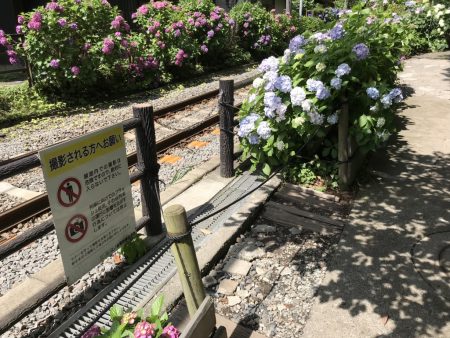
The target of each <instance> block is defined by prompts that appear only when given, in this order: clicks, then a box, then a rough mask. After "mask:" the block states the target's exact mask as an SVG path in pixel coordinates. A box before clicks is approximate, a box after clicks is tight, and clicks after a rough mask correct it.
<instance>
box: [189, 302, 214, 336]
mask: <svg viewBox="0 0 450 338" xmlns="http://www.w3.org/2000/svg"><path fill="white" fill-rule="evenodd" d="M215 326H216V315H215V313H214V301H213V299H212V298H211V297H209V296H208V297H206V298H205V300H204V301H203V302H202V304H201V305H200V307H199V308H198V310H197V312H196V313H195V316H194V317H193V318H191V320H190V321H189V323H188V325H187V326H186V328H185V329H184V331H183V333H182V334H181V338H209V336H210V335H211V334H212V332H213V331H214V328H215Z"/></svg>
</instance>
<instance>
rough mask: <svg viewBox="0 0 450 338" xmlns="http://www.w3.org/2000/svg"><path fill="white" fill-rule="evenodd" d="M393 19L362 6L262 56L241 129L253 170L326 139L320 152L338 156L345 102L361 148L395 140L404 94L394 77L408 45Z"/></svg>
mask: <svg viewBox="0 0 450 338" xmlns="http://www.w3.org/2000/svg"><path fill="white" fill-rule="evenodd" d="M391 16H392V13H389V12H386V11H385V10H384V9H383V8H382V7H377V6H374V7H372V8H365V7H364V5H360V6H359V7H355V8H353V10H352V11H348V12H346V13H341V17H340V20H339V21H338V22H337V23H334V24H333V25H332V26H330V27H328V29H327V30H326V31H323V32H316V33H314V34H310V35H309V36H303V35H298V36H296V37H294V38H293V39H292V40H291V41H290V44H289V48H288V49H286V50H285V51H284V55H283V56H282V57H279V58H277V57H274V56H271V57H269V58H267V59H265V60H263V61H262V63H261V64H260V65H259V70H260V71H261V76H260V77H258V78H257V79H256V80H255V81H254V82H253V88H252V89H251V90H250V93H249V97H248V99H246V101H245V102H244V103H243V105H242V109H241V111H240V123H239V131H238V135H239V137H240V140H241V144H242V146H243V149H244V156H245V157H247V156H249V157H250V158H251V161H252V163H253V168H256V167H257V166H258V165H262V167H263V168H262V169H263V172H264V173H265V174H267V175H268V174H270V173H271V171H272V170H273V168H274V167H276V166H279V165H283V164H286V163H288V162H289V161H290V160H291V159H292V157H294V156H295V157H296V156H302V155H304V151H307V149H308V148H306V147H305V148H304V147H303V145H304V144H305V143H307V142H309V141H315V142H317V141H318V142H319V143H320V142H322V143H323V144H328V146H327V148H326V149H324V148H322V150H321V154H320V155H321V156H325V157H327V158H330V159H336V157H337V137H336V135H337V124H338V121H339V117H340V114H341V111H342V108H343V107H344V105H347V106H348V108H349V115H350V131H349V132H350V134H351V135H352V137H353V138H354V139H355V140H356V142H357V144H358V146H359V147H360V148H361V150H362V151H364V152H368V151H371V150H374V149H376V148H377V147H378V146H379V145H380V144H382V143H383V142H385V141H386V140H387V139H388V138H389V136H390V135H391V133H392V132H393V130H394V127H393V111H394V107H395V105H396V104H398V103H399V102H400V101H401V100H402V99H403V94H402V91H401V90H400V89H399V88H396V84H395V82H396V74H397V72H398V71H399V70H400V69H401V61H400V59H401V56H402V54H403V51H404V49H405V46H404V44H403V42H402V34H403V31H404V29H403V26H402V24H401V21H399V22H393V21H392V20H385V19H386V18H390V17H391ZM324 138H327V142H325V141H324ZM330 144H331V146H330ZM308 155H309V156H311V155H314V154H308Z"/></svg>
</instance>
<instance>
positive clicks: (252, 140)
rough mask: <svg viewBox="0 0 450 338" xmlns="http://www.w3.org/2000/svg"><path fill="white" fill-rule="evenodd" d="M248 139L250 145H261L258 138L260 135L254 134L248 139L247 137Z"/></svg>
mask: <svg viewBox="0 0 450 338" xmlns="http://www.w3.org/2000/svg"><path fill="white" fill-rule="evenodd" d="M247 139H248V142H249V143H250V144H253V145H254V144H258V143H259V136H258V134H255V133H252V134H250V135H249V136H248V137H247Z"/></svg>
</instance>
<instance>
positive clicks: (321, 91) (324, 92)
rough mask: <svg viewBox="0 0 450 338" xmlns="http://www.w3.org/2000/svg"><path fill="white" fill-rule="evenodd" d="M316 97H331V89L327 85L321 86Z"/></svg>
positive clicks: (324, 98)
mask: <svg viewBox="0 0 450 338" xmlns="http://www.w3.org/2000/svg"><path fill="white" fill-rule="evenodd" d="M316 97H317V98H318V99H319V100H326V99H328V98H329V97H330V91H329V90H328V88H327V87H325V86H320V87H319V88H317V91H316Z"/></svg>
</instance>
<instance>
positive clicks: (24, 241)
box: [0, 105, 239, 260]
mask: <svg viewBox="0 0 450 338" xmlns="http://www.w3.org/2000/svg"><path fill="white" fill-rule="evenodd" d="M237 107H239V105H237ZM131 120H134V119H131ZM136 120H137V119H136ZM218 122H219V114H215V115H213V116H211V117H209V118H208V119H206V120H204V121H202V122H200V123H197V124H195V125H193V126H190V127H189V128H186V129H185V130H182V131H180V132H178V133H175V134H173V135H171V136H168V137H166V138H164V139H162V140H160V141H158V142H156V150H157V152H158V153H162V152H164V151H166V150H168V149H170V148H172V147H174V146H176V145H178V144H180V143H181V142H183V141H185V140H187V139H189V138H191V137H193V136H195V135H197V134H199V133H201V132H203V131H204V130H205V129H208V128H210V127H212V126H213V125H215V124H217V123H218ZM135 123H137V121H130V123H129V124H130V125H134V124H135ZM124 128H125V126H124ZM127 160H128V166H129V167H132V166H133V165H135V164H136V163H137V156H136V152H133V153H131V154H130V155H128V156H127ZM141 176H142V173H141V172H139V171H138V172H135V173H132V174H130V183H134V182H136V181H138V180H139V179H140V178H141ZM39 208H41V212H39ZM49 210H50V205H49V201H48V195H47V193H43V194H41V195H39V196H37V197H35V198H33V199H32V200H29V201H27V202H25V203H22V204H20V205H18V206H16V207H14V208H12V209H10V210H8V211H6V212H3V213H2V214H0V232H1V231H6V230H8V229H11V228H14V227H15V226H16V225H17V224H19V223H23V222H25V221H28V220H29V219H30V218H32V217H34V216H38V215H40V214H42V213H44V212H46V211H49ZM11 213H12V214H11ZM2 217H5V218H4V221H8V220H9V221H15V223H13V224H9V225H8V224H7V223H4V222H3V218H2ZM149 221H150V220H149V219H148V218H147V219H145V218H144V219H141V221H140V222H139V223H138V226H137V230H140V229H142V228H143V227H144V226H145V224H147V222H149ZM53 229H54V224H53V219H52V218H50V219H48V220H47V221H45V222H43V223H41V224H39V225H37V226H34V227H32V228H30V229H28V230H26V231H24V232H23V233H22V234H20V235H19V236H17V237H14V238H13V239H10V240H7V241H6V242H4V243H3V244H0V260H1V259H3V258H5V257H7V256H9V255H10V254H12V253H14V252H15V251H17V250H20V249H21V248H23V247H24V246H26V245H28V244H29V243H31V242H33V241H35V240H36V239H38V238H40V237H42V236H44V235H46V234H48V233H49V232H50V231H52V230H53Z"/></svg>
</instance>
